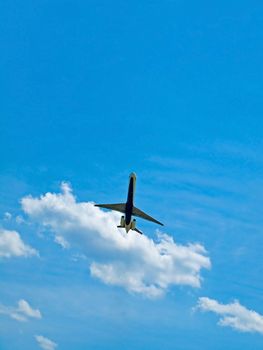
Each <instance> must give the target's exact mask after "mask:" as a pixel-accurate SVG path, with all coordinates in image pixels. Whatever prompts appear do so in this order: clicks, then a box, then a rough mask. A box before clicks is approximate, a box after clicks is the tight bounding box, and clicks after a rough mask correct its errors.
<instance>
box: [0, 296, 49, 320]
mask: <svg viewBox="0 0 263 350" xmlns="http://www.w3.org/2000/svg"><path fill="white" fill-rule="evenodd" d="M0 314H2V315H7V316H9V317H11V318H13V319H14V320H17V321H20V322H24V321H28V319H29V318H36V319H40V318H42V315H41V312H40V311H39V310H38V309H33V308H32V307H31V306H30V305H29V303H28V302H27V301H26V300H24V299H21V300H19V301H18V306H17V307H12V306H5V305H1V304H0Z"/></svg>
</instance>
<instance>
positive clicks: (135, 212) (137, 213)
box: [132, 207, 163, 226]
mask: <svg viewBox="0 0 263 350" xmlns="http://www.w3.org/2000/svg"><path fill="white" fill-rule="evenodd" d="M132 215H134V216H138V217H140V218H143V219H145V220H148V221H152V222H155V223H156V224H159V225H161V226H163V224H162V223H161V222H160V221H157V220H155V219H154V218H152V217H151V216H150V215H147V214H146V213H144V212H143V211H142V210H140V209H138V208H135V207H133V208H132Z"/></svg>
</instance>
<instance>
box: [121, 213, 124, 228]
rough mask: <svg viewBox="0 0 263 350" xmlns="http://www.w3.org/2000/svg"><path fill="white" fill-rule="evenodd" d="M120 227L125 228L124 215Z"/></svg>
mask: <svg viewBox="0 0 263 350" xmlns="http://www.w3.org/2000/svg"><path fill="white" fill-rule="evenodd" d="M120 227H125V217H124V215H122V217H121V223H120Z"/></svg>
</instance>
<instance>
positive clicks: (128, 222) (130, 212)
mask: <svg viewBox="0 0 263 350" xmlns="http://www.w3.org/2000/svg"><path fill="white" fill-rule="evenodd" d="M135 185H136V175H135V174H134V173H131V175H130V180H129V188H128V196H127V202H126V203H116V204H95V206H96V207H100V208H105V209H110V210H115V211H118V212H120V213H123V214H124V215H123V216H122V217H121V222H120V225H119V226H118V227H120V228H125V230H126V232H127V233H128V231H129V230H134V231H136V232H138V233H140V234H142V232H141V231H140V230H138V228H137V227H136V219H132V216H136V217H140V218H142V219H145V220H148V221H151V222H154V223H156V224H159V225H162V226H163V224H162V223H161V222H159V221H158V220H156V219H154V218H153V217H151V216H150V215H148V214H146V213H144V212H143V211H142V210H140V209H138V208H136V207H135V206H134V205H133V203H134V194H135Z"/></svg>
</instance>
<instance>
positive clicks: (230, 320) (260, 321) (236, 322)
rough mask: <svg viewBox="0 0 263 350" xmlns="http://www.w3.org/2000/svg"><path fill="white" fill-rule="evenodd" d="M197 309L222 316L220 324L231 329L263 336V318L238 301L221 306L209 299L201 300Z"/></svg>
mask: <svg viewBox="0 0 263 350" xmlns="http://www.w3.org/2000/svg"><path fill="white" fill-rule="evenodd" d="M197 309H200V310H202V311H211V312H214V313H215V314H217V315H220V316H221V317H220V319H219V322H218V324H219V325H220V326H223V327H231V328H233V329H236V330H238V331H241V332H251V333H252V332H257V333H261V334H263V316H262V315H260V314H258V313H257V312H256V311H253V310H249V309H247V308H246V307H245V306H243V305H241V304H240V303H239V302H238V301H237V300H236V301H234V302H233V303H230V304H220V303H219V302H218V301H216V300H214V299H210V298H207V297H202V298H199V300H198V304H197Z"/></svg>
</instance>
